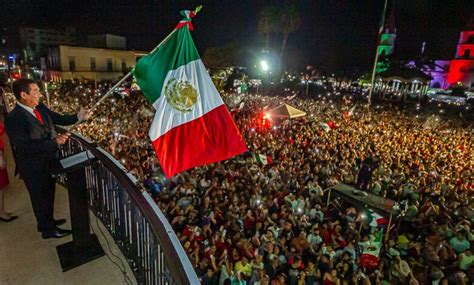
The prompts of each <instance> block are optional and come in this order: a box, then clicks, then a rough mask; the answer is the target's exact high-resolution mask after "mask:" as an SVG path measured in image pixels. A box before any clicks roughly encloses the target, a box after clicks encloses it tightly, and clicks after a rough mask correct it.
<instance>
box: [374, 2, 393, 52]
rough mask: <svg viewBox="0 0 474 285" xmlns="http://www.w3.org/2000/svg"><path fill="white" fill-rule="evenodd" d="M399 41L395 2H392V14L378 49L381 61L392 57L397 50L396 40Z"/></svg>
mask: <svg viewBox="0 0 474 285" xmlns="http://www.w3.org/2000/svg"><path fill="white" fill-rule="evenodd" d="M396 39H397V28H396V26H395V0H393V2H392V8H391V9H390V14H389V16H388V18H387V20H386V21H385V25H384V30H383V32H382V35H380V45H379V49H378V53H379V57H380V58H381V59H383V58H385V57H387V56H391V55H392V54H393V51H394V49H395V40H396Z"/></svg>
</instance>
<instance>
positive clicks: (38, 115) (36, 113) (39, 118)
mask: <svg viewBox="0 0 474 285" xmlns="http://www.w3.org/2000/svg"><path fill="white" fill-rule="evenodd" d="M33 112H34V113H35V116H36V119H38V121H40V123H41V124H42V125H44V122H43V118H41V114H40V112H38V110H36V109H33Z"/></svg>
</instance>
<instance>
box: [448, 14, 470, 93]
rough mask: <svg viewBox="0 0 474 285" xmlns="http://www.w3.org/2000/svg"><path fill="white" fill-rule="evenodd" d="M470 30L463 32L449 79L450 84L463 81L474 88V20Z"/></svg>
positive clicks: (450, 67) (468, 86)
mask: <svg viewBox="0 0 474 285" xmlns="http://www.w3.org/2000/svg"><path fill="white" fill-rule="evenodd" d="M467 28H468V30H466V31H463V32H461V35H460V37H459V42H458V46H457V48H456V55H455V58H454V59H453V60H452V61H451V64H450V66H449V73H448V78H447V81H448V83H449V84H451V85H452V84H457V83H462V84H463V85H464V86H466V87H467V88H468V89H470V90H474V21H473V20H471V23H470V25H468V27H467Z"/></svg>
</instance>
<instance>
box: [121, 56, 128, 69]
mask: <svg viewBox="0 0 474 285" xmlns="http://www.w3.org/2000/svg"><path fill="white" fill-rule="evenodd" d="M122 71H127V61H126V60H125V59H123V58H122Z"/></svg>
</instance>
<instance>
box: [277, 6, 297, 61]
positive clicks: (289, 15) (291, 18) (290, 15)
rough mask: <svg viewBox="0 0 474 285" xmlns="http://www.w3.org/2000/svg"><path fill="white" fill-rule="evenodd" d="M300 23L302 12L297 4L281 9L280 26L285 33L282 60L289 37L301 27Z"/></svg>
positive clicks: (282, 44) (281, 53)
mask: <svg viewBox="0 0 474 285" xmlns="http://www.w3.org/2000/svg"><path fill="white" fill-rule="evenodd" d="M300 24H301V17H300V12H299V10H298V8H297V7H296V6H295V5H287V6H285V7H284V8H283V9H282V10H281V13H280V27H281V32H282V34H283V41H282V43H281V50H280V60H281V59H282V58H283V54H284V53H285V49H286V43H287V41H288V37H289V36H290V34H292V33H294V32H296V31H297V30H298V29H299V27H300Z"/></svg>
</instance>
